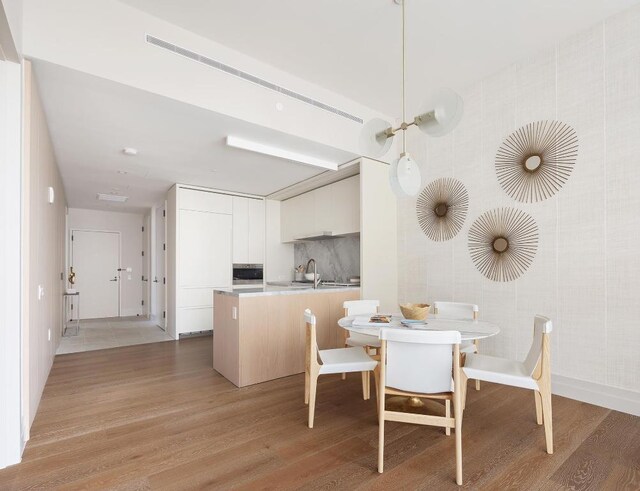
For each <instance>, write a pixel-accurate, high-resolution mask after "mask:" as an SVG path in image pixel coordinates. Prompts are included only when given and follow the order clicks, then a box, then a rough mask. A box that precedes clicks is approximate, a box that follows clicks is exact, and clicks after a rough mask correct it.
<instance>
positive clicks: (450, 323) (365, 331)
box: [338, 314, 500, 341]
mask: <svg viewBox="0 0 640 491" xmlns="http://www.w3.org/2000/svg"><path fill="white" fill-rule="evenodd" d="M367 315H375V314H364V315H362V314H360V315H350V316H347V317H343V318H342V319H340V320H339V321H338V325H339V326H340V327H342V328H343V329H346V330H347V331H350V332H354V333H358V334H361V335H364V336H371V338H372V340H373V339H375V340H377V339H378V333H379V332H380V328H383V327H384V328H390V329H411V330H416V331H458V332H460V337H461V339H462V341H475V340H476V339H484V338H488V337H491V336H495V335H496V334H498V333H499V332H500V328H499V327H498V326H497V325H495V324H493V323H491V322H486V321H481V320H474V319H452V318H443V317H438V315H437V314H429V317H427V319H426V320H425V322H426V324H424V325H415V326H411V327H405V326H404V325H402V324H401V323H400V321H402V320H404V317H403V316H402V315H401V314H393V317H392V318H391V322H390V323H389V324H379V326H377V325H376V326H354V325H353V321H354V320H355V318H356V317H367Z"/></svg>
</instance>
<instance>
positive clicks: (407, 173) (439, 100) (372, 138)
mask: <svg viewBox="0 0 640 491" xmlns="http://www.w3.org/2000/svg"><path fill="white" fill-rule="evenodd" d="M394 1H395V3H398V4H400V5H402V124H401V125H400V126H399V127H397V128H394V127H393V126H392V125H391V123H389V122H387V121H385V120H383V119H379V118H376V119H372V120H371V121H369V122H367V124H365V125H364V127H363V128H362V132H361V134H360V150H361V152H362V154H363V155H366V156H370V157H374V158H378V157H382V156H383V155H385V154H386V153H387V152H388V151H389V148H390V147H391V140H392V139H393V137H394V136H395V135H396V133H397V132H398V131H401V130H402V153H401V154H400V157H399V158H398V159H396V160H394V162H393V163H392V164H391V167H390V169H389V183H390V185H391V189H392V190H393V192H394V193H395V194H396V195H397V196H398V197H401V196H415V195H417V194H418V191H420V187H421V185H422V176H421V174H420V168H419V167H418V164H417V163H416V161H415V160H413V158H411V156H410V155H409V154H408V153H407V137H406V134H405V132H406V131H407V129H408V128H409V127H411V126H417V127H418V128H419V129H420V130H421V131H422V132H423V133H425V134H427V135H429V136H444V135H446V134H447V133H449V132H450V131H452V130H453V129H454V128H455V127H456V126H457V124H458V123H459V122H460V119H461V118H462V109H463V102H462V98H461V97H460V96H459V95H458V94H457V93H456V92H454V91H453V90H451V89H447V88H443V89H439V90H438V91H436V92H435V93H434V94H433V95H432V96H431V97H429V98H428V99H427V101H426V102H425V104H423V107H424V108H425V110H423V111H421V112H420V114H418V116H416V117H415V118H414V119H413V121H411V122H409V123H407V122H406V119H407V118H406V93H405V74H406V34H405V24H406V14H405V2H407V0H394Z"/></svg>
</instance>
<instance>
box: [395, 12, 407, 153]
mask: <svg viewBox="0 0 640 491" xmlns="http://www.w3.org/2000/svg"><path fill="white" fill-rule="evenodd" d="M406 1H407V0H402V121H403V123H402V125H400V129H402V130H403V132H402V153H403V154H404V153H407V135H406V133H405V131H404V130H406V129H407V123H405V121H406V120H407V115H406V92H405V76H406V59H405V58H406V53H405V51H406V47H405V42H406V35H405V23H406V18H405V3H406ZM396 131H397V130H396Z"/></svg>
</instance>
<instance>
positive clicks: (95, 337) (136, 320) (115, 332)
mask: <svg viewBox="0 0 640 491" xmlns="http://www.w3.org/2000/svg"><path fill="white" fill-rule="evenodd" d="M74 333H75V323H74V324H72V325H69V327H68V328H67V331H66V334H65V335H64V336H63V337H62V338H61V340H60V346H59V347H58V351H56V355H64V354H67V353H78V352H81V351H93V350H99V349H108V348H117V347H119V346H132V345H135V344H146V343H158V342H161V341H173V339H172V338H171V337H170V336H169V335H168V334H167V333H165V332H164V331H163V330H162V329H160V328H159V327H158V326H157V325H156V324H155V322H154V321H151V320H148V319H146V318H144V317H137V316H135V317H113V318H108V319H89V320H83V321H80V332H79V333H78V335H77V336H72V335H71V334H74Z"/></svg>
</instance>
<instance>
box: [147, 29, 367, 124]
mask: <svg viewBox="0 0 640 491" xmlns="http://www.w3.org/2000/svg"><path fill="white" fill-rule="evenodd" d="M146 39H147V43H149V44H153V45H154V46H157V47H158V48H162V49H166V50H167V51H171V52H172V53H175V54H177V55H181V56H184V57H185V58H189V59H191V60H193V61H197V62H199V63H202V64H204V65H207V66H209V67H211V68H215V69H216V70H221V71H223V72H225V73H228V74H229V75H233V76H234V77H238V78H241V79H243V80H246V81H247V82H251V83H254V84H256V85H260V86H262V87H264V88H265V89H269V90H273V91H274V92H278V93H280V94H283V95H286V96H288V97H291V98H293V99H297V100H299V101H301V102H304V103H306V104H310V105H312V106H315V107H317V108H319V109H322V110H324V111H329V112H330V113H333V114H337V115H338V116H342V117H343V118H347V119H350V120H351V121H355V122H356V123H360V124H362V123H363V120H362V118H359V117H357V116H354V115H353V114H349V113H348V112H345V111H341V110H340V109H337V108H335V107H333V106H330V105H328V104H325V103H323V102H320V101H316V100H315V99H312V98H311V97H307V96H305V95H302V94H298V93H297V92H294V91H292V90H289V89H285V88H284V87H281V86H279V85H276V84H273V83H271V82H268V81H267V80H263V79H261V78H259V77H256V76H254V75H251V74H249V73H247V72H243V71H242V70H238V69H237V68H233V67H232V66H229V65H225V64H224V63H221V62H219V61H216V60H213V59H211V58H208V57H206V56H204V55H200V54H198V53H195V52H193V51H190V50H188V49H185V48H181V47H180V46H176V45H175V44H172V43H169V42H167V41H163V40H162V39H158V38H157V37H154V36H151V35H149V34H147V37H146Z"/></svg>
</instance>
